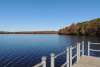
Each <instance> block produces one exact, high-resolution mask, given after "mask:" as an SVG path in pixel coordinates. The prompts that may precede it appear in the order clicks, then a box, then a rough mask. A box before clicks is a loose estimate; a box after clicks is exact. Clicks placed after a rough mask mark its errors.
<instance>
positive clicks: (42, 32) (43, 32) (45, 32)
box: [0, 31, 57, 34]
mask: <svg viewBox="0 0 100 67" xmlns="http://www.w3.org/2000/svg"><path fill="white" fill-rule="evenodd" d="M0 34H57V32H56V31H26V32H24V31H23V32H6V31H0Z"/></svg>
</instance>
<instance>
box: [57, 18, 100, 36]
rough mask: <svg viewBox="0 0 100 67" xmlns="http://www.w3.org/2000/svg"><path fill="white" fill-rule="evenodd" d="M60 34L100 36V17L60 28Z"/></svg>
mask: <svg viewBox="0 0 100 67" xmlns="http://www.w3.org/2000/svg"><path fill="white" fill-rule="evenodd" d="M58 34H61V35H93V36H94V35H97V36H98V35H99V36H100V18H96V19H93V20H90V21H85V22H79V23H76V24H74V23H73V24H71V25H70V26H68V27H65V28H63V29H60V30H59V31H58Z"/></svg>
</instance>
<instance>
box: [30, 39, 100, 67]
mask: <svg viewBox="0 0 100 67" xmlns="http://www.w3.org/2000/svg"><path fill="white" fill-rule="evenodd" d="M91 45H98V47H100V43H92V42H88V46H87V48H88V49H87V53H88V55H87V56H86V55H85V46H84V41H82V42H78V43H77V44H76V45H74V46H71V47H69V48H66V50H64V51H63V52H61V53H59V54H54V53H51V57H50V67H56V65H55V63H56V62H55V61H56V60H55V59H57V58H59V56H62V55H64V54H66V58H65V59H66V61H65V63H64V64H62V65H61V66H59V67H100V57H93V56H91V51H92V52H99V53H100V50H99V49H93V48H91ZM73 51H76V53H75V54H74V53H73ZM75 58H76V61H75V62H74V63H73V60H74V59H75ZM32 67H47V57H46V56H43V57H42V58H41V62H40V63H38V64H36V65H34V66H32Z"/></svg>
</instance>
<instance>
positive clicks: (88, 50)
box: [88, 41, 90, 56]
mask: <svg viewBox="0 0 100 67" xmlns="http://www.w3.org/2000/svg"><path fill="white" fill-rule="evenodd" d="M88 56H90V42H89V41H88Z"/></svg>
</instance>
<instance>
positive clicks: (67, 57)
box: [66, 48, 69, 67]
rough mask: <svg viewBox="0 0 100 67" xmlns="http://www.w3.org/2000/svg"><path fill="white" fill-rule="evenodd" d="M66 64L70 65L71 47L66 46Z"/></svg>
mask: <svg viewBox="0 0 100 67" xmlns="http://www.w3.org/2000/svg"><path fill="white" fill-rule="evenodd" d="M66 64H67V67H69V48H66Z"/></svg>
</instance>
